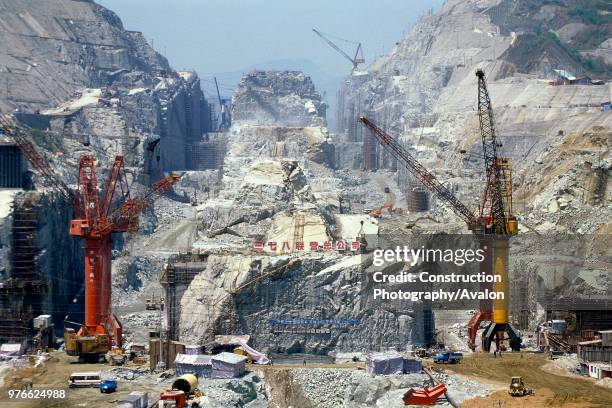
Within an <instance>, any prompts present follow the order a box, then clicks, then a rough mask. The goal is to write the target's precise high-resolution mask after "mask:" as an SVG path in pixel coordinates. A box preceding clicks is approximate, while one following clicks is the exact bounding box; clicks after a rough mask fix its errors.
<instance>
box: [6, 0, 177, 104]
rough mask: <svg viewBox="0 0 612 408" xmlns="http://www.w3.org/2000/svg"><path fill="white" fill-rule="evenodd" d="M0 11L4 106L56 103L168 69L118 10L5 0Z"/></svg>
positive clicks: (49, 0) (59, 1)
mask: <svg viewBox="0 0 612 408" xmlns="http://www.w3.org/2000/svg"><path fill="white" fill-rule="evenodd" d="M0 15H1V16H2V18H1V19H0V20H1V23H0V27H1V30H2V34H3V41H2V45H0V58H1V61H2V70H1V71H0V72H2V77H3V80H4V81H5V82H6V84H7V85H6V86H4V83H3V86H2V87H1V88H2V90H1V91H0V109H2V110H4V111H6V110H8V109H11V108H12V109H14V108H19V107H22V108H39V109H41V108H45V107H52V106H55V105H58V104H60V103H62V102H64V101H66V100H69V99H71V98H72V97H73V96H74V93H75V92H78V91H81V90H82V88H84V87H86V88H101V87H105V86H110V85H112V84H116V83H117V82H122V81H123V82H125V83H134V82H135V81H137V80H138V79H146V77H147V76H148V77H149V78H150V77H151V76H152V75H153V74H154V72H155V71H157V72H159V71H162V70H165V71H168V70H170V66H169V65H168V61H166V59H165V58H163V57H162V56H161V55H159V54H157V53H156V52H155V51H154V50H153V49H152V48H151V47H149V46H148V44H147V43H146V41H145V39H144V37H143V36H142V34H141V33H139V32H133V31H126V30H125V29H124V28H123V25H122V24H121V20H119V18H118V17H117V15H115V14H114V13H113V12H112V11H110V10H107V9H105V8H104V7H102V6H100V5H98V4H96V3H94V2H93V1H73V0H42V1H36V0H26V1H21V0H3V1H2V2H0ZM50 79H51V80H50ZM4 81H3V82H4Z"/></svg>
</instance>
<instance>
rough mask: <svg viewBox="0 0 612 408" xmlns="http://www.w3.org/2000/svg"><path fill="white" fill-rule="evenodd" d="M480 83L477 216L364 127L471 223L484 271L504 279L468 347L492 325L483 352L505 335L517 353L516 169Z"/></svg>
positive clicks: (391, 141) (397, 147) (389, 140)
mask: <svg viewBox="0 0 612 408" xmlns="http://www.w3.org/2000/svg"><path fill="white" fill-rule="evenodd" d="M476 77H477V78H478V119H479V123H480V134H481V141H482V151H483V158H484V167H485V175H486V183H485V188H484V193H483V196H482V200H481V203H480V206H479V209H480V211H479V213H478V214H475V213H474V212H472V210H470V209H469V208H468V207H467V206H466V205H465V204H463V203H462V202H461V201H460V200H459V199H458V198H457V197H456V196H455V195H454V194H453V192H452V191H450V190H449V189H448V188H447V187H446V186H444V185H443V184H442V183H440V182H439V181H438V180H437V179H436V177H435V175H433V174H432V173H431V172H429V171H428V170H427V169H426V168H425V167H424V166H423V165H422V164H421V163H419V162H418V160H416V158H414V157H413V156H412V155H411V154H410V152H408V151H407V150H406V149H405V148H404V147H403V146H402V145H401V144H400V143H399V142H398V141H397V140H396V139H395V138H393V137H391V136H389V135H388V134H387V133H385V132H384V131H383V130H382V129H380V128H379V127H378V126H376V125H375V124H374V123H373V122H372V121H370V120H369V119H368V118H366V117H364V116H361V117H360V118H359V121H360V122H362V123H363V124H364V125H365V126H366V127H367V128H368V129H369V130H370V131H371V132H372V135H373V136H374V137H376V139H377V140H378V142H379V143H380V144H381V145H382V146H383V147H384V148H386V149H387V150H388V151H389V153H391V155H392V156H394V157H395V158H396V159H397V160H398V163H402V164H403V165H404V166H405V167H406V169H407V170H408V171H409V172H410V173H411V174H412V175H413V176H414V177H415V178H416V179H417V180H419V181H420V182H421V183H422V184H423V186H425V187H426V188H428V189H429V190H430V191H431V192H433V193H434V194H436V196H437V197H438V198H439V199H440V200H441V201H443V202H444V203H446V204H447V205H449V206H450V208H451V209H452V210H453V211H454V212H455V214H457V215H458V216H459V217H461V219H463V220H464V221H465V222H466V223H467V225H468V228H469V229H470V230H471V231H472V232H473V233H474V234H475V235H476V236H477V237H478V239H479V241H480V246H481V248H482V249H483V250H484V253H485V260H484V262H483V265H482V266H483V269H482V271H484V272H486V273H487V274H489V275H499V278H500V279H496V280H495V283H494V284H493V285H490V284H484V285H482V286H481V291H483V292H484V290H485V289H487V290H489V291H494V292H501V293H502V294H503V295H504V296H503V298H501V297H497V298H496V299H495V300H494V301H492V302H491V301H490V300H482V301H481V303H480V307H479V310H478V311H477V312H476V313H475V314H474V315H473V316H472V318H471V319H470V321H469V322H468V336H469V345H470V347H471V348H472V350H474V349H475V348H476V335H477V333H478V329H479V328H480V324H481V323H482V322H488V325H487V327H486V329H485V331H484V333H483V335H482V349H483V350H484V351H490V349H491V344H492V343H493V342H495V344H496V346H497V349H498V350H503V349H505V345H504V341H505V340H506V334H507V335H508V338H507V339H508V340H509V344H510V347H511V348H512V350H513V351H519V350H520V347H521V342H522V340H521V337H520V336H519V334H518V332H517V331H516V330H515V329H514V328H513V327H512V325H511V324H510V322H509V321H508V293H509V291H508V279H509V278H508V254H509V246H510V245H509V244H510V242H509V240H510V238H511V237H512V236H514V235H516V234H517V233H518V222H517V220H516V218H515V217H514V215H513V214H512V163H511V161H510V159H508V158H506V157H500V156H498V149H499V148H500V147H501V143H499V141H498V139H497V136H496V132H495V126H494V120H493V109H492V106H491V100H490V98H489V91H488V90H487V85H486V81H485V74H484V72H483V71H482V70H480V69H479V70H477V71H476ZM487 285H490V286H487Z"/></svg>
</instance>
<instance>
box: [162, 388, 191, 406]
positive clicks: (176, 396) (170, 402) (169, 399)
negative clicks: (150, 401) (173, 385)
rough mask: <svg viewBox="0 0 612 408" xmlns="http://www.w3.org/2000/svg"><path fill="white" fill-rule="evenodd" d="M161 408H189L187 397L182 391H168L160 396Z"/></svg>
mask: <svg viewBox="0 0 612 408" xmlns="http://www.w3.org/2000/svg"><path fill="white" fill-rule="evenodd" d="M158 406H159V407H160V408H165V407H168V408H183V407H185V406H187V396H186V395H185V392H184V391H181V390H175V389H172V390H166V391H162V392H161V393H160V394H159V404H158Z"/></svg>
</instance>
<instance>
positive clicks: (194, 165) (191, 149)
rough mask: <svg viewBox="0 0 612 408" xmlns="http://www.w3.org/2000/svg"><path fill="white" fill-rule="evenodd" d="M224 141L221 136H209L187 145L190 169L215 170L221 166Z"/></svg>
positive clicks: (224, 147)
mask: <svg viewBox="0 0 612 408" xmlns="http://www.w3.org/2000/svg"><path fill="white" fill-rule="evenodd" d="M225 150H226V143H225V138H224V137H223V136H217V137H211V138H209V139H208V140H201V141H197V142H194V143H191V144H190V145H188V146H187V157H188V159H189V168H190V169H191V170H217V169H220V168H222V167H223V161H224V158H225Z"/></svg>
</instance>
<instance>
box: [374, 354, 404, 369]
mask: <svg viewBox="0 0 612 408" xmlns="http://www.w3.org/2000/svg"><path fill="white" fill-rule="evenodd" d="M365 366H366V372H368V373H369V374H373V375H379V374H382V375H390V374H402V373H403V372H404V358H403V356H402V355H401V354H399V353H398V352H386V353H371V354H368V355H367V356H366V360H365Z"/></svg>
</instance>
